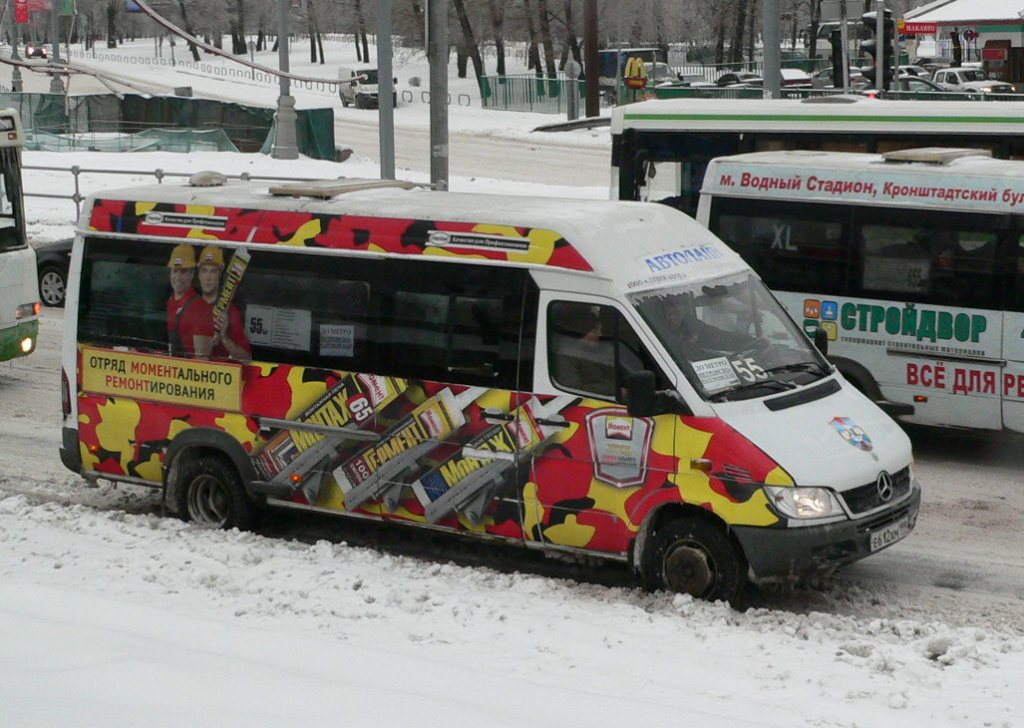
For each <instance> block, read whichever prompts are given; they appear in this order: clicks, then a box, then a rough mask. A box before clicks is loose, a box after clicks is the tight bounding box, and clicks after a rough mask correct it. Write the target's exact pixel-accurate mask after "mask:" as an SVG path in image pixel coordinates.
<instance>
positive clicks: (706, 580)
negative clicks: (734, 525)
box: [644, 516, 745, 602]
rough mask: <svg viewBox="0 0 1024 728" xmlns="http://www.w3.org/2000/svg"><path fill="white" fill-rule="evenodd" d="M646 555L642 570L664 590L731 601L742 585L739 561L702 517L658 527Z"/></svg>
mask: <svg viewBox="0 0 1024 728" xmlns="http://www.w3.org/2000/svg"><path fill="white" fill-rule="evenodd" d="M646 556H647V558H646V559H645V561H647V564H646V568H645V569H644V571H645V572H646V573H648V574H651V575H652V576H655V577H656V578H657V580H658V582H659V583H660V585H661V587H662V588H663V589H666V590H668V591H672V592H678V593H680V594H690V595H691V596H694V597H697V598H699V599H707V600H709V601H717V600H723V601H727V602H733V601H734V600H735V599H737V597H738V596H739V594H740V592H741V591H742V589H743V586H744V581H745V580H744V569H743V562H742V559H741V558H740V556H739V554H738V553H737V552H736V549H735V548H734V547H733V545H732V543H730V541H729V538H728V536H726V535H725V533H724V532H723V531H722V529H720V528H718V527H717V526H715V525H714V524H713V523H709V522H708V521H706V520H704V519H702V518H696V517H692V516H688V517H683V518H678V519H676V520H674V521H670V522H669V523H666V524H664V525H662V526H660V527H659V528H658V530H657V531H656V532H655V533H654V537H653V539H652V541H651V544H650V548H649V549H648V551H647V555H646Z"/></svg>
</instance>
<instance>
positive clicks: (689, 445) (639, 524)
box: [61, 176, 920, 600]
mask: <svg viewBox="0 0 1024 728" xmlns="http://www.w3.org/2000/svg"><path fill="white" fill-rule="evenodd" d="M211 179H213V177H211V176H206V177H205V179H204V180H203V182H204V183H207V184H208V183H209V182H210V181H211ZM406 187H408V185H404V184H402V183H395V182H380V181H376V182H365V181H356V180H344V181H333V182H325V183H313V184H304V185H281V186H275V187H271V188H269V189H268V187H267V185H266V184H263V185H259V184H255V183H251V182H249V183H240V182H226V183H224V184H222V185H220V186H184V185H182V186H174V185H162V186H157V187H151V188H135V189H129V190H121V191H114V192H106V193H103V194H100V195H96V196H94V197H92V198H90V199H89V200H88V201H87V203H86V205H85V208H84V211H83V214H82V217H81V220H80V222H79V230H78V235H77V238H76V241H75V247H74V250H73V253H72V260H71V273H70V280H71V285H70V289H69V293H68V302H67V311H68V312H69V313H68V315H67V316H66V319H65V330H64V335H65V338H64V350H63V380H64V395H65V396H64V398H63V407H64V428H63V446H62V448H61V457H62V460H63V462H64V463H65V465H66V466H67V467H68V468H70V469H71V470H73V471H75V472H76V473H80V474H82V475H83V476H84V477H85V478H86V479H88V480H93V481H94V480H97V479H105V480H110V481H114V482H124V483H134V484H137V485H143V486H152V487H156V488H163V489H165V491H164V496H165V499H166V502H167V503H168V504H169V505H170V506H171V508H172V509H174V510H176V511H177V512H178V513H180V515H182V516H183V517H185V518H187V519H190V520H192V521H195V522H196V523H198V524H200V525H203V526H209V527H220V528H230V527H246V526H248V525H250V524H251V522H252V517H253V514H254V512H255V511H256V509H258V508H260V507H262V506H265V505H272V506H278V507H283V508H292V509H299V510H304V511H322V512H327V513H339V514H344V515H349V516H354V517H358V518H366V519H375V520H381V521H386V522H389V523H394V524H406V525H412V526H417V527H421V528H429V529H438V530H442V531H447V532H451V533H459V534H465V535H468V536H475V537H482V538H490V539H497V540H500V541H503V542H506V543H510V544H517V545H519V546H522V547H526V548H533V549H540V550H543V551H544V552H546V553H551V554H563V555H564V554H568V555H574V556H579V555H584V556H590V557H603V558H606V559H611V560H616V561H621V562H627V563H629V564H631V565H632V567H633V569H634V570H635V571H636V573H637V575H638V576H639V580H640V582H641V583H642V584H644V585H646V586H648V587H651V588H666V589H670V590H674V591H678V592H685V593H689V594H692V595H694V596H697V597H702V598H709V599H726V600H736V599H737V598H739V596H740V595H741V593H742V591H743V588H744V586H745V584H746V583H747V582H748V581H753V582H764V581H777V580H787V579H792V578H794V577H796V576H799V575H801V574H806V573H810V572H817V571H821V570H828V569H832V568H835V567H837V566H840V565H842V564H845V563H849V562H851V561H854V560H856V559H859V558H862V557H865V556H868V555H870V554H872V553H874V552H876V551H878V550H880V549H883V548H886V547H888V546H890V545H892V544H893V543H896V542H897V541H899V540H900V539H902V538H904V537H905V536H907V534H908V533H910V531H911V529H912V528H913V527H914V524H915V521H916V518H917V512H918V507H919V503H920V488H919V486H918V484H917V482H916V480H915V478H914V474H913V469H912V458H911V449H910V443H909V440H908V439H907V437H906V435H905V434H904V433H903V432H902V431H901V430H900V429H899V427H898V426H897V425H896V424H895V423H894V422H893V421H892V420H891V419H890V418H889V417H888V416H886V415H885V414H884V413H883V412H881V411H880V410H879V409H878V408H877V407H876V406H875V405H874V404H872V403H871V402H870V401H869V400H868V399H866V398H865V397H864V396H863V395H861V394H860V393H859V392H857V391H856V390H855V389H854V388H852V387H851V386H850V385H849V384H847V383H846V382H845V380H843V378H842V377H841V376H839V375H838V373H837V372H836V371H835V370H834V369H833V367H831V366H830V365H829V363H828V362H827V360H826V359H825V358H824V357H823V356H822V355H821V353H819V351H818V350H817V349H816V348H815V347H814V346H813V345H812V344H811V342H810V340H809V339H808V338H807V337H806V336H805V335H804V334H803V332H802V331H801V330H800V328H799V327H798V326H797V325H796V324H795V323H794V322H793V321H792V319H791V318H790V317H789V316H788V315H786V313H785V312H784V310H783V309H782V307H781V306H780V305H779V304H778V302H777V301H776V300H775V299H774V298H773V296H772V295H771V294H770V293H769V292H768V290H767V289H766V288H765V286H764V285H763V284H762V283H761V281H760V279H759V278H758V277H757V275H756V274H755V273H754V272H753V271H751V270H750V268H749V267H748V266H747V265H746V264H745V263H744V262H743V261H742V259H741V258H740V257H739V256H738V255H736V254H735V253H733V252H732V251H731V250H729V248H728V247H726V246H725V245H723V244H722V243H721V242H720V241H719V240H717V239H715V237H714V236H712V235H711V234H710V233H709V232H708V231H707V230H705V229H704V228H702V227H701V226H699V225H698V224H697V223H696V222H695V221H693V220H692V219H690V218H688V217H686V216H685V215H683V214H681V213H680V212H678V211H676V210H673V209H670V208H668V207H666V206H662V205H654V204H648V203H632V202H607V201H582V200H572V201H569V200H558V199H547V198H543V199H542V198H517V197H509V196H501V197H498V196H485V195H471V194H455V193H440V192H433V191H427V190H422V189H407V188H406ZM211 320H213V321H214V323H212V324H211V323H210V322H211ZM228 340H230V345H228V344H229V342H228Z"/></svg>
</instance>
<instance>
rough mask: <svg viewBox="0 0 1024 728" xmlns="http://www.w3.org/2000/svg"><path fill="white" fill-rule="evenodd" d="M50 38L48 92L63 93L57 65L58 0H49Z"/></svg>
mask: <svg viewBox="0 0 1024 728" xmlns="http://www.w3.org/2000/svg"><path fill="white" fill-rule="evenodd" d="M50 40H51V41H52V46H53V48H52V50H51V51H50V63H49V66H50V70H51V71H52V74H51V75H50V93H51V94H61V95H63V94H64V82H63V81H61V80H60V73H58V67H59V66H60V2H59V0H51V2H50Z"/></svg>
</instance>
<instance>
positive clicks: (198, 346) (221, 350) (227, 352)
mask: <svg viewBox="0 0 1024 728" xmlns="http://www.w3.org/2000/svg"><path fill="white" fill-rule="evenodd" d="M198 264H199V299H198V300H197V301H196V303H195V305H193V306H192V307H191V309H193V310H194V316H193V313H192V310H190V311H189V316H188V318H189V319H190V320H193V321H194V322H195V325H194V328H193V329H192V334H193V351H194V352H195V354H196V356H200V357H211V358H213V359H227V358H229V357H230V358H232V359H239V360H242V361H248V360H249V359H250V358H251V356H252V344H250V343H249V338H248V337H247V336H246V335H245V326H244V324H243V321H242V314H241V312H240V311H239V310H238V306H235V305H234V304H232V305H231V306H229V307H228V310H227V311H226V312H225V313H224V314H223V315H221V316H219V317H218V316H215V315H214V313H213V304H214V303H216V301H217V294H218V293H220V279H221V275H222V274H223V272H224V252H223V251H222V250H221V249H220V248H218V247H216V246H214V245H207V246H206V247H205V248H203V249H202V250H201V251H200V252H199V261H198Z"/></svg>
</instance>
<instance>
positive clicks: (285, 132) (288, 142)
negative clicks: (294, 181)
mask: <svg viewBox="0 0 1024 728" xmlns="http://www.w3.org/2000/svg"><path fill="white" fill-rule="evenodd" d="M277 60H278V67H279V68H280V69H281V75H280V76H279V79H280V81H281V95H280V96H278V98H277V114H276V115H275V116H276V121H277V123H276V124H275V133H274V145H273V147H272V148H271V152H270V156H272V157H273V158H274V159H298V158H299V146H298V140H297V135H296V133H295V124H296V120H297V118H298V117H297V116H296V114H295V99H293V98H292V97H291V96H290V95H289V94H290V92H291V88H290V86H289V83H288V77H287V76H285V75H284V74H286V73H288V0H277Z"/></svg>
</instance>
